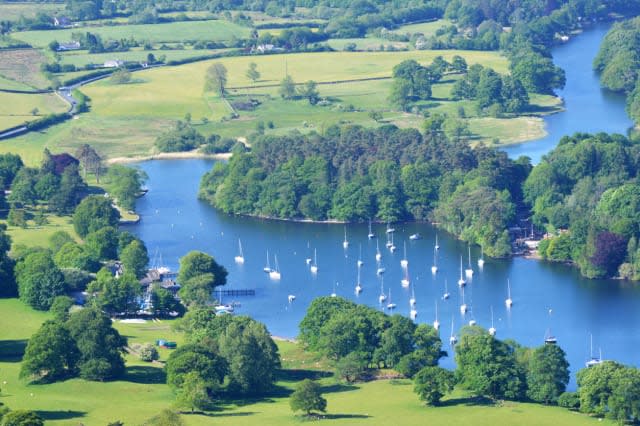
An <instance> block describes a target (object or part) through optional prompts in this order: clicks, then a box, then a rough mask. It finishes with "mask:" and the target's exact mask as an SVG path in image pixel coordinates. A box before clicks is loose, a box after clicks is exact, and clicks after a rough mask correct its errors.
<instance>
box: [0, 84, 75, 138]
mask: <svg viewBox="0 0 640 426" xmlns="http://www.w3.org/2000/svg"><path fill="white" fill-rule="evenodd" d="M34 108H38V115H37V116H36V115H33V114H32V111H33V109H34ZM68 108H69V106H68V104H67V103H66V102H64V101H63V100H62V99H61V98H60V97H59V96H58V95H56V94H55V93H44V94H18V93H6V92H0V129H6V128H8V127H12V126H17V125H18V124H22V123H24V122H26V121H32V120H35V119H37V118H40V116H42V115H46V114H51V113H58V112H65V111H67V109H68Z"/></svg>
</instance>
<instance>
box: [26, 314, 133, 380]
mask: <svg viewBox="0 0 640 426" xmlns="http://www.w3.org/2000/svg"><path fill="white" fill-rule="evenodd" d="M126 344H127V340H126V338H124V337H122V336H120V334H119V333H118V331H117V330H116V329H114V328H113V327H112V326H111V320H110V319H109V317H107V316H106V315H105V314H104V313H102V312H100V311H99V310H97V309H92V308H85V309H82V310H80V311H78V312H75V313H73V314H71V315H70V316H69V317H68V319H63V318H56V319H55V320H53V321H47V322H45V323H44V324H43V325H42V326H41V327H40V329H39V330H38V331H36V333H35V334H34V335H33V336H31V338H30V339H29V343H28V344H27V348H26V350H25V354H24V357H23V360H22V364H21V369H20V376H21V377H23V378H26V379H28V380H29V381H30V382H37V383H51V382H55V381H57V380H63V379H66V378H70V377H76V376H80V377H82V378H84V379H87V380H97V381H103V380H111V379H115V378H117V377H120V376H121V375H122V374H123V373H124V358H123V353H124V348H125V346H126Z"/></svg>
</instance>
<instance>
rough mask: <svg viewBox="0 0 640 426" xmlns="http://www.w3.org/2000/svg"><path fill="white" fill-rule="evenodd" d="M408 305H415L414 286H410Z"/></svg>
mask: <svg viewBox="0 0 640 426" xmlns="http://www.w3.org/2000/svg"><path fill="white" fill-rule="evenodd" d="M409 306H411V307H414V306H416V293H415V287H414V286H411V298H410V299H409Z"/></svg>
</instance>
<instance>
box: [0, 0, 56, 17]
mask: <svg viewBox="0 0 640 426" xmlns="http://www.w3.org/2000/svg"><path fill="white" fill-rule="evenodd" d="M63 11H64V3H58V4H54V3H36V2H29V3H18V2H15V3H14V2H11V3H5V2H1V3H0V16H2V20H7V21H17V20H18V19H20V17H21V16H24V17H25V18H35V16H36V14H37V13H38V12H44V13H47V14H50V15H53V14H55V13H58V12H63Z"/></svg>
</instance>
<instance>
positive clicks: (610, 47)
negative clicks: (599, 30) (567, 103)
mask: <svg viewBox="0 0 640 426" xmlns="http://www.w3.org/2000/svg"><path fill="white" fill-rule="evenodd" d="M639 51H640V18H634V19H630V20H628V21H623V22H618V23H616V24H614V25H613V27H612V28H611V29H610V30H609V32H608V33H607V35H606V37H605V38H604V41H603V42H602V44H601V45H600V50H599V52H598V56H596V58H595V59H594V61H593V67H594V69H595V70H596V71H597V72H599V73H600V83H601V84H602V85H603V86H604V87H606V88H607V89H611V90H615V91H619V92H624V93H625V94H626V95H627V112H628V114H629V115H630V116H631V118H632V119H633V120H634V121H635V122H636V123H639V122H640V56H638V52H639Z"/></svg>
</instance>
